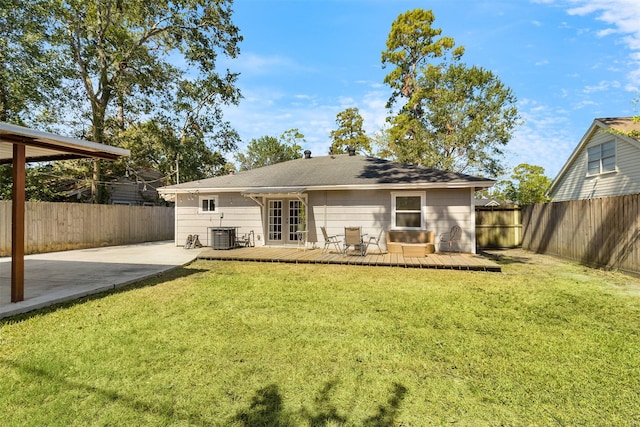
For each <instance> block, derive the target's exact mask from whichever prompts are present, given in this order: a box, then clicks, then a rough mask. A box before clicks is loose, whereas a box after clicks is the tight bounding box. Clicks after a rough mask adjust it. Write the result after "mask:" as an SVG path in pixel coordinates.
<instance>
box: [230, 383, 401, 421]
mask: <svg viewBox="0 0 640 427" xmlns="http://www.w3.org/2000/svg"><path fill="white" fill-rule="evenodd" d="M335 386H336V382H335V381H333V382H328V383H326V384H325V385H324V386H323V387H322V389H321V390H320V392H319V394H318V396H316V398H315V399H314V407H313V408H310V409H309V408H302V409H301V410H300V411H298V412H297V413H291V412H287V411H286V410H285V408H284V403H283V399H282V395H281V394H280V391H279V389H278V386H277V385H275V384H271V385H268V386H266V387H264V388H261V389H260V390H258V391H256V393H255V395H254V396H253V397H252V399H251V404H250V405H249V407H248V408H247V409H244V410H241V411H240V412H239V413H238V414H237V415H236V417H235V421H239V422H240V423H242V425H244V426H246V427H249V426H274V427H293V426H296V425H299V421H300V418H303V419H304V420H305V421H306V422H307V424H308V425H311V426H314V427H322V426H327V425H330V424H331V425H335V424H345V423H355V421H356V420H349V419H348V417H347V415H344V414H340V413H339V411H338V409H337V408H336V406H335V405H334V404H333V403H332V402H331V392H332V390H333V389H334V387H335ZM406 393H407V388H406V387H404V386H403V385H401V384H398V383H396V384H394V386H393V390H392V393H391V396H389V399H388V401H387V403H386V404H384V405H380V406H378V408H377V410H376V413H375V414H374V415H372V416H371V417H369V418H367V419H366V420H364V423H363V424H362V425H363V426H365V427H392V426H394V425H395V423H396V418H397V416H398V414H399V410H400V406H401V404H402V401H403V400H404V397H405V395H406Z"/></svg>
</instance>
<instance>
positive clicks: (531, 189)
mask: <svg viewBox="0 0 640 427" xmlns="http://www.w3.org/2000/svg"><path fill="white" fill-rule="evenodd" d="M550 185H551V179H550V178H548V177H547V176H545V174H544V168H543V167H542V166H534V165H530V164H527V163H521V164H519V165H518V166H516V167H515V168H513V173H512V174H511V180H509V181H503V182H501V183H500V186H501V187H504V190H503V196H504V197H505V198H506V199H508V200H511V201H512V202H514V203H517V204H519V205H527V204H531V203H543V202H548V201H549V197H548V196H547V194H546V193H547V190H548V189H549V186H550Z"/></svg>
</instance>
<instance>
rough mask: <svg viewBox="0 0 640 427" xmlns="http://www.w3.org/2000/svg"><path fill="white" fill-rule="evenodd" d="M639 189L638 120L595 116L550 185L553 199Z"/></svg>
mask: <svg viewBox="0 0 640 427" xmlns="http://www.w3.org/2000/svg"><path fill="white" fill-rule="evenodd" d="M636 193H640V122H638V121H636V120H635V119H634V118H633V117H614V118H602V119H595V120H594V121H593V123H592V124H591V126H590V127H589V130H587V133H585V135H584V136H583V137H582V139H581V140H580V143H579V144H578V146H577V147H576V148H575V149H574V150H573V153H571V156H570V157H569V159H568V160H567V162H566V163H565V164H564V166H563V167H562V169H560V172H559V173H558V175H557V176H556V178H555V179H554V180H553V182H552V183H551V186H550V187H549V191H548V194H549V197H551V201H553V202H561V201H565V200H583V199H593V198H599V197H610V196H623V195H626V194H636Z"/></svg>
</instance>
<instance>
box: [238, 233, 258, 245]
mask: <svg viewBox="0 0 640 427" xmlns="http://www.w3.org/2000/svg"><path fill="white" fill-rule="evenodd" d="M255 245H256V243H255V235H254V233H253V230H251V231H249V232H248V233H245V234H242V235H240V236H238V238H236V246H238V247H244V248H252V247H254V246H255Z"/></svg>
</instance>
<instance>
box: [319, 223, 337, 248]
mask: <svg viewBox="0 0 640 427" xmlns="http://www.w3.org/2000/svg"><path fill="white" fill-rule="evenodd" d="M320 230H322V236H323V237H324V248H323V249H322V252H326V251H327V250H329V246H331V245H334V246H335V248H336V252H338V253H341V252H342V251H341V250H340V239H339V238H338V235H333V236H329V234H328V233H327V228H326V227H320Z"/></svg>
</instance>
